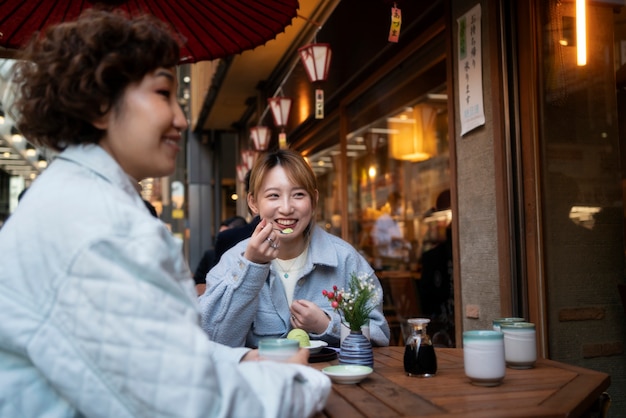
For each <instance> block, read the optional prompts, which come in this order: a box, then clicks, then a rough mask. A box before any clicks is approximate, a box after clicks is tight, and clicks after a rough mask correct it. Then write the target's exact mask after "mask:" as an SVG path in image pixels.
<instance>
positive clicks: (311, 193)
mask: <svg viewBox="0 0 626 418" xmlns="http://www.w3.org/2000/svg"><path fill="white" fill-rule="evenodd" d="M317 200H318V191H317V184H316V178H315V174H314V173H313V171H312V170H311V167H310V166H309V165H308V163H307V162H306V161H305V159H304V158H303V157H302V156H301V155H300V154H299V153H297V152H295V151H293V150H278V151H275V152H270V153H266V154H264V155H262V156H261V157H260V158H259V159H258V160H257V161H256V163H255V165H254V167H253V169H252V172H251V176H250V190H249V193H248V205H249V207H250V209H251V210H252V212H253V213H255V214H258V215H260V217H261V221H260V222H259V224H258V225H257V227H256V228H255V230H254V232H253V234H252V236H251V237H250V238H249V239H247V240H245V241H242V242H240V243H239V244H237V245H236V246H235V247H233V248H231V249H230V250H229V251H227V252H226V253H225V254H224V255H223V256H222V258H221V259H220V262H219V263H218V264H217V265H216V266H215V267H214V268H213V269H212V270H211V271H209V274H208V275H207V290H206V292H205V293H204V295H202V296H201V297H200V306H201V310H202V327H203V328H204V329H205V330H206V331H207V332H208V334H209V337H210V338H211V339H212V340H214V341H218V342H221V343H223V344H227V345H230V346H233V347H239V346H248V347H256V346H257V344H258V341H259V339H261V338H264V337H285V336H286V335H287V334H288V333H289V331H291V330H292V329H294V328H300V329H303V330H304V331H306V332H307V333H308V334H309V337H310V338H311V339H315V340H323V341H326V342H327V343H328V344H330V345H335V346H336V345H338V344H339V339H340V335H341V328H340V326H341V317H340V316H339V314H338V313H337V312H335V311H334V310H333V308H332V306H331V302H330V301H329V300H328V298H327V297H325V296H324V295H323V294H322V291H323V290H324V289H332V288H333V286H337V287H338V288H348V282H349V280H350V275H351V274H352V273H355V274H358V275H360V276H361V277H366V278H367V279H368V280H370V281H371V282H373V283H375V286H376V289H377V294H378V295H380V296H381V297H380V300H378V301H376V308H375V309H374V310H373V311H372V312H371V313H370V322H369V327H370V338H371V342H372V344H374V345H379V346H384V345H388V344H389V326H388V325H387V322H386V320H385V317H384V315H383V312H382V289H381V286H380V283H379V281H378V279H377V278H376V276H375V274H374V270H373V269H372V267H371V266H370V265H369V264H368V263H367V261H366V260H365V259H364V258H363V257H362V256H361V255H360V254H359V253H358V252H357V251H356V250H355V249H354V247H352V245H350V244H349V243H347V242H345V241H343V240H342V239H341V238H339V237H336V236H334V235H332V234H329V233H327V232H326V231H324V230H323V229H322V228H321V227H319V226H317V225H316V224H315V210H316V208H317Z"/></svg>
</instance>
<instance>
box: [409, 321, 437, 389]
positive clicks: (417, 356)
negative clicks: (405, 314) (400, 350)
mask: <svg viewBox="0 0 626 418" xmlns="http://www.w3.org/2000/svg"><path fill="white" fill-rule="evenodd" d="M407 322H408V324H409V326H410V327H411V334H410V335H409V336H408V337H407V339H406V346H405V347H404V371H405V372H406V373H407V374H408V375H409V376H418V377H431V376H434V375H435V373H436V372H437V357H436V356H435V348H434V347H433V343H432V341H431V339H430V336H429V335H428V333H427V332H426V327H427V326H428V323H429V322H430V319H427V318H411V319H409V320H407Z"/></svg>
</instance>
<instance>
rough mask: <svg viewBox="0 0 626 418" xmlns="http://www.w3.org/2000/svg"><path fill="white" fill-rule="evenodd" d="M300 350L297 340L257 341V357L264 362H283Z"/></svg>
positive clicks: (268, 339) (265, 339) (272, 339)
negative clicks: (264, 360)
mask: <svg viewBox="0 0 626 418" xmlns="http://www.w3.org/2000/svg"><path fill="white" fill-rule="evenodd" d="M299 349H300V343H299V342H298V341H297V340H289V339H287V338H263V339H262V340H260V341H259V356H260V357H261V358H263V359H266V360H275V361H285V360H287V359H288V358H289V357H291V356H293V355H294V354H296V353H297V352H298V350H299Z"/></svg>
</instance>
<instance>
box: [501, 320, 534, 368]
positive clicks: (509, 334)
mask: <svg viewBox="0 0 626 418" xmlns="http://www.w3.org/2000/svg"><path fill="white" fill-rule="evenodd" d="M500 327H501V329H502V334H503V335H504V359H505V360H506V365H507V366H508V367H510V368H512V369H530V368H531V367H533V366H534V365H535V362H536V361H537V343H536V339H537V336H536V331H535V324H533V323H531V322H510V323H502V324H500Z"/></svg>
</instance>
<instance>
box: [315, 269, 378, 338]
mask: <svg viewBox="0 0 626 418" xmlns="http://www.w3.org/2000/svg"><path fill="white" fill-rule="evenodd" d="M322 295H324V296H325V297H327V298H328V300H329V301H330V306H332V307H333V309H334V310H335V311H336V312H339V314H340V315H341V316H342V317H343V319H344V320H345V321H346V322H347V323H348V324H350V329H351V330H352V331H360V330H361V327H362V326H363V325H365V324H367V321H368V320H369V315H370V313H371V312H372V311H373V310H374V308H376V305H378V303H379V300H380V295H379V292H378V290H377V288H376V286H375V285H374V283H373V281H372V279H371V278H370V277H369V275H368V274H364V273H361V274H358V275H357V274H356V273H351V274H350V282H349V283H348V289H347V290H345V289H338V288H337V286H333V289H332V291H328V290H322Z"/></svg>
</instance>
